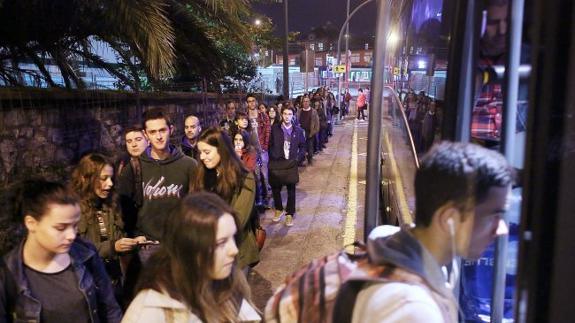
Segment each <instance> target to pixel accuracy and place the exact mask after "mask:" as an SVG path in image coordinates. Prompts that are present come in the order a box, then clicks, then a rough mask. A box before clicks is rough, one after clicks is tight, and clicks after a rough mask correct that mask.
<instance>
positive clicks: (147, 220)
mask: <svg viewBox="0 0 575 323" xmlns="http://www.w3.org/2000/svg"><path fill="white" fill-rule="evenodd" d="M143 127H144V134H145V135H146V138H147V139H148V141H149V142H150V147H148V149H146V151H145V152H144V153H143V154H141V155H140V157H139V161H140V169H139V170H138V169H134V168H133V167H132V165H131V164H130V165H128V166H127V167H126V168H125V169H124V171H122V174H121V175H120V178H119V180H118V192H119V195H120V201H121V205H122V207H124V206H125V205H134V204H141V205H138V207H139V212H138V219H137V223H136V230H135V231H136V233H137V234H138V235H144V236H146V238H147V239H148V240H151V241H159V242H161V240H162V237H163V234H164V224H165V221H166V218H167V216H168V214H169V213H170V211H171V210H172V209H173V208H174V207H175V206H176V205H177V203H178V200H179V199H181V198H183V197H184V196H185V195H186V194H187V193H188V191H189V183H190V180H191V179H192V178H193V177H194V176H195V173H196V167H197V163H196V161H195V160H194V159H192V158H190V157H188V156H186V155H184V154H183V153H182V151H181V150H180V149H178V148H177V147H176V146H174V145H171V144H170V135H171V133H172V131H173V126H172V124H171V122H170V119H169V117H168V115H167V114H166V113H165V112H164V111H163V110H162V109H158V108H155V109H150V110H148V111H146V112H145V113H144V123H143ZM140 201H141V202H140ZM153 249H155V248H146V250H147V251H149V252H147V253H145V252H144V253H142V252H140V258H142V259H141V260H142V262H145V261H146V260H147V257H148V256H149V255H150V254H151V253H152V252H153Z"/></svg>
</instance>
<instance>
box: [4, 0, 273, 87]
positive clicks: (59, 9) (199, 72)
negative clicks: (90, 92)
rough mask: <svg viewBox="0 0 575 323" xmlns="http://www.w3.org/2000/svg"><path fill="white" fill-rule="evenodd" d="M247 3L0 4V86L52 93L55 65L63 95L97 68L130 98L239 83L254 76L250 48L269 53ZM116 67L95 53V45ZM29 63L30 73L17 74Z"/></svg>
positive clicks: (26, 0) (24, 0)
mask: <svg viewBox="0 0 575 323" xmlns="http://www.w3.org/2000/svg"><path fill="white" fill-rule="evenodd" d="M249 9H250V7H249V2H248V1H247V0H147V1H132V0H114V1H106V0H92V1H80V0H51V1H47V0H44V1H38V0H20V1H16V0H12V1H0V84H5V85H12V86H14V85H24V84H25V83H26V82H25V78H30V77H31V78H33V79H34V80H37V82H35V83H38V84H40V83H45V84H47V85H48V86H50V87H55V86H57V82H56V81H55V80H54V75H53V74H52V73H50V72H49V68H48V65H56V66H57V67H58V68H59V70H60V72H61V75H62V79H63V81H64V83H65V86H66V87H67V88H82V87H84V86H85V85H84V83H83V81H82V78H81V77H80V73H79V72H80V68H79V67H80V66H81V65H83V64H86V65H88V66H95V67H100V68H103V69H105V70H106V71H108V72H109V73H110V74H112V75H113V76H115V77H116V78H117V79H118V80H119V81H118V82H117V85H118V87H120V88H125V89H131V90H134V91H141V90H148V89H154V88H158V87H160V86H162V85H166V84H171V83H174V82H195V81H198V80H203V79H205V80H207V81H208V82H209V83H210V84H214V85H216V84H219V83H222V82H224V83H225V82H228V81H229V79H230V78H232V79H234V80H237V81H238V82H241V81H243V80H246V79H249V78H251V77H253V76H254V75H255V65H254V63H253V62H252V61H251V58H250V51H251V49H252V48H251V46H252V45H253V44H254V42H257V43H259V44H260V45H261V46H274V39H273V38H271V37H269V35H271V28H272V26H271V21H270V20H269V19H265V21H266V23H267V25H266V29H265V32H264V30H263V29H262V31H261V32H257V31H256V32H254V30H253V29H252V27H251V26H250V24H249V23H246V21H248V18H249V17H250V11H249ZM95 40H98V41H102V42H105V43H106V44H108V45H109V47H110V48H111V49H112V50H113V51H114V54H115V56H116V59H117V62H114V63H110V62H107V61H105V60H104V59H103V58H102V57H100V56H99V55H97V54H95V52H96V51H95V50H94V48H93V46H94V41H95ZM23 62H28V63H32V64H34V65H35V66H36V68H35V69H23V68H22V67H21V66H22V65H21V64H20V63H23Z"/></svg>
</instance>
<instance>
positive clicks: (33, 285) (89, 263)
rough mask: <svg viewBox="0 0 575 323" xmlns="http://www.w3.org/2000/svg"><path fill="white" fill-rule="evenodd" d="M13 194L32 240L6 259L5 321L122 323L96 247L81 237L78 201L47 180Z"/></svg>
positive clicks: (1, 289) (0, 281)
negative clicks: (77, 231)
mask: <svg viewBox="0 0 575 323" xmlns="http://www.w3.org/2000/svg"><path fill="white" fill-rule="evenodd" d="M11 194H13V196H12V197H11V201H10V202H11V203H10V204H11V206H12V210H11V213H12V214H11V215H12V217H13V219H14V220H16V221H18V222H19V223H20V224H23V225H24V228H25V234H26V236H25V238H24V239H23V240H22V241H21V242H20V244H19V245H18V246H17V247H15V248H14V249H12V250H11V251H10V252H8V253H7V254H6V255H4V257H3V261H4V263H5V273H4V274H3V275H0V321H2V322H5V321H7V322H48V323H50V322H92V323H97V322H120V319H121V317H122V312H121V310H120V307H119V306H118V303H117V302H116V300H115V298H114V293H113V291H112V285H111V283H110V279H109V278H108V275H107V274H106V270H105V269H104V264H103V263H102V260H101V259H100V257H99V256H98V252H97V251H96V248H95V247H94V246H93V245H92V244H91V243H89V242H87V241H85V240H83V239H77V238H76V229H77V227H78V223H79V222H80V204H79V199H78V197H77V196H76V195H74V194H72V193H71V192H70V191H68V190H67V189H66V187H65V186H64V185H62V184H60V183H53V182H47V181H45V180H28V181H25V182H23V183H22V184H21V185H20V186H18V187H16V188H15V189H13V190H11Z"/></svg>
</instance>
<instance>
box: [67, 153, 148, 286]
mask: <svg viewBox="0 0 575 323" xmlns="http://www.w3.org/2000/svg"><path fill="white" fill-rule="evenodd" d="M113 178H114V167H113V166H112V163H111V162H110V160H108V158H106V157H105V156H104V155H101V154H97V153H91V154H88V155H86V156H84V157H82V159H80V162H79V163H78V165H77V166H76V168H74V171H73V172H72V180H71V182H70V187H71V189H72V190H73V191H74V192H76V194H78V195H79V196H80V209H81V216H80V222H79V223H78V235H79V236H80V237H82V238H84V239H86V240H88V241H90V242H92V243H93V244H94V245H95V246H96V249H98V254H99V255H100V257H102V259H103V260H104V263H105V265H106V271H107V272H108V275H109V276H110V278H111V279H112V283H113V285H114V288H115V289H116V292H117V293H119V291H120V288H121V282H122V271H121V269H120V261H119V257H118V256H119V254H121V253H125V252H129V251H132V250H134V249H136V248H137V246H138V244H139V243H144V242H146V237H144V236H138V237H136V238H134V239H131V238H126V234H125V232H124V224H123V222H122V216H121V214H120V211H119V208H118V207H117V205H116V202H115V200H114V191H113V188H114V182H113V180H112V179H113ZM118 296H119V294H118Z"/></svg>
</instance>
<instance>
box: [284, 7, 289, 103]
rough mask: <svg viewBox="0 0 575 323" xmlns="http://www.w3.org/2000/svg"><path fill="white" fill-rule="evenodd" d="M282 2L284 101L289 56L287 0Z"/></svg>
mask: <svg viewBox="0 0 575 323" xmlns="http://www.w3.org/2000/svg"><path fill="white" fill-rule="evenodd" d="M283 2H284V46H283V47H284V52H283V63H284V64H283V93H284V100H287V99H289V98H290V96H289V55H288V0H283Z"/></svg>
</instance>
